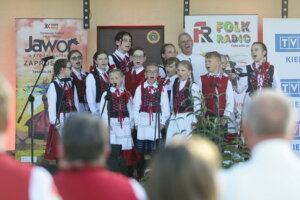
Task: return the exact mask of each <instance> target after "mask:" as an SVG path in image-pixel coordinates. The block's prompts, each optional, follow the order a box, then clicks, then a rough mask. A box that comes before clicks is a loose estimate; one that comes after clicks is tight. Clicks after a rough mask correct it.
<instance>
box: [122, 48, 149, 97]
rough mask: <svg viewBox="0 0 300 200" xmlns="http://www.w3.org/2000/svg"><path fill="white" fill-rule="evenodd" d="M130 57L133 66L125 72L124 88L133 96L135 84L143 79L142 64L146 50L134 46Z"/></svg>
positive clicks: (138, 83)
mask: <svg viewBox="0 0 300 200" xmlns="http://www.w3.org/2000/svg"><path fill="white" fill-rule="evenodd" d="M131 59H132V61H133V67H132V68H131V70H130V71H128V72H125V88H126V89H127V90H128V91H129V92H130V93H131V95H132V96H134V94H135V90H136V88H137V86H139V85H140V84H141V83H142V82H144V81H145V70H144V67H143V64H144V63H145V61H146V52H145V51H144V49H142V48H135V49H134V50H133V52H132V56H131Z"/></svg>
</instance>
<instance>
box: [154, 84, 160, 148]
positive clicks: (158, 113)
mask: <svg viewBox="0 0 300 200" xmlns="http://www.w3.org/2000/svg"><path fill="white" fill-rule="evenodd" d="M157 89H158V93H157V95H155V96H157V98H158V101H157V104H156V114H155V132H154V142H155V141H156V131H157V133H158V139H160V138H159V137H160V113H161V110H160V109H161V106H160V101H161V91H160V84H159V85H158V87H157ZM155 143H156V142H155ZM157 143H158V144H159V141H157ZM157 146H159V145H157Z"/></svg>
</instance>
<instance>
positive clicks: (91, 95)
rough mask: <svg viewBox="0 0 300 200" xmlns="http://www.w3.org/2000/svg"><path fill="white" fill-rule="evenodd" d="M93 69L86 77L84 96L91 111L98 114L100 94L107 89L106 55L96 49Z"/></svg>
mask: <svg viewBox="0 0 300 200" xmlns="http://www.w3.org/2000/svg"><path fill="white" fill-rule="evenodd" d="M93 60H94V69H93V71H92V72H91V73H89V75H88V76H87V78H86V97H87V102H88V105H89V108H90V111H91V113H93V114H98V115H99V113H100V111H99V105H100V100H101V96H102V94H103V93H104V92H105V91H106V90H107V89H108V84H109V80H108V74H107V72H108V69H109V67H108V55H107V53H106V52H104V51H97V52H96V53H95V54H94V56H93Z"/></svg>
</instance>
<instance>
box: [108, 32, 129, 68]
mask: <svg viewBox="0 0 300 200" xmlns="http://www.w3.org/2000/svg"><path fill="white" fill-rule="evenodd" d="M115 43H116V45H117V49H116V50H115V52H114V53H113V54H111V55H110V56H109V69H115V68H117V69H121V70H122V71H123V72H129V71H130V70H131V67H132V62H130V58H129V53H128V52H129V51H130V49H131V46H132V36H131V34H130V33H129V32H127V31H120V32H118V33H117V35H116V36H115Z"/></svg>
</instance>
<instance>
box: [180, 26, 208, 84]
mask: <svg viewBox="0 0 300 200" xmlns="http://www.w3.org/2000/svg"><path fill="white" fill-rule="evenodd" d="M193 45H194V42H193V39H192V37H191V36H190V35H189V34H188V33H186V32H183V33H180V34H179V36H178V46H179V48H180V49H181V52H182V53H180V54H178V55H177V58H178V59H179V60H180V61H182V60H187V61H190V62H191V63H192V66H193V76H194V81H195V82H196V83H197V84H198V85H199V80H200V76H202V75H204V74H206V73H207V70H206V68H205V58H204V57H203V56H202V55H200V52H194V53H193Z"/></svg>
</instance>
